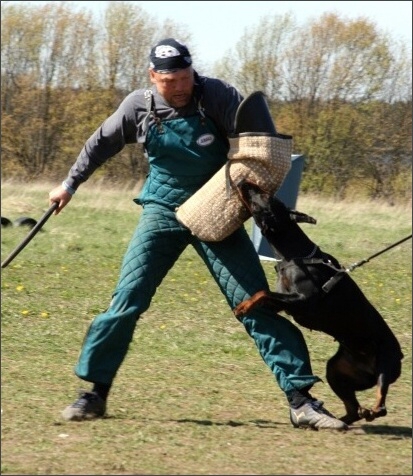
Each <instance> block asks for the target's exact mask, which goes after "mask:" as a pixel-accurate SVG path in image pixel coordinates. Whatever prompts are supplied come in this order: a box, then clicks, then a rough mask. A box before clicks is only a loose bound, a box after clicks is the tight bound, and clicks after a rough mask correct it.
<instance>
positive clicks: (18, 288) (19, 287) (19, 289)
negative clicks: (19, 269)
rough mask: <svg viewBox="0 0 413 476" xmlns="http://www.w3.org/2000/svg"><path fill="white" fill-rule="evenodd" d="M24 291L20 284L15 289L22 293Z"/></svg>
mask: <svg viewBox="0 0 413 476" xmlns="http://www.w3.org/2000/svg"><path fill="white" fill-rule="evenodd" d="M23 289H24V286H22V285H21V284H19V285H18V286H17V287H16V291H23Z"/></svg>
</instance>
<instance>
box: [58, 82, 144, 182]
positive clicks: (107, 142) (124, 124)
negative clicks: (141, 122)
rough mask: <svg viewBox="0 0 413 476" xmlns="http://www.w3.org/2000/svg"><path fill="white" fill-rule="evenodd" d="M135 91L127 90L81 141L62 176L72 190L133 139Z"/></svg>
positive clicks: (136, 109) (134, 130) (137, 109)
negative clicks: (116, 105) (76, 152)
mask: <svg viewBox="0 0 413 476" xmlns="http://www.w3.org/2000/svg"><path fill="white" fill-rule="evenodd" d="M138 92H139V91H134V92H133V93H131V94H129V95H128V96H127V97H126V98H125V99H124V100H123V101H122V103H121V104H120V105H119V107H118V109H117V110H116V111H115V112H114V113H113V114H112V115H111V116H109V117H108V118H107V119H106V120H105V121H104V122H103V123H102V124H101V125H100V126H99V127H98V128H97V129H96V131H95V132H94V133H93V134H92V135H91V136H90V137H89V139H88V140H87V141H86V142H85V144H84V146H83V148H82V150H81V152H80V154H79V156H78V157H77V159H76V162H75V163H74V164H73V166H72V167H71V169H70V171H69V173H68V176H67V177H66V179H65V183H66V184H67V185H68V186H69V187H71V188H73V189H74V190H76V189H77V188H78V187H79V185H80V184H81V183H83V182H86V180H87V179H88V178H89V177H90V176H91V175H92V174H93V172H94V171H95V170H96V169H97V168H99V167H100V166H101V165H103V164H104V163H105V162H106V161H107V160H108V159H110V158H111V157H113V156H114V155H116V154H117V153H119V152H120V151H121V150H122V149H123V148H124V147H125V145H126V144H132V143H136V140H137V139H136V134H137V122H138V117H137V116H138V114H139V112H138V111H139V109H140V108H139V104H138V103H139V99H138ZM143 106H144V104H143Z"/></svg>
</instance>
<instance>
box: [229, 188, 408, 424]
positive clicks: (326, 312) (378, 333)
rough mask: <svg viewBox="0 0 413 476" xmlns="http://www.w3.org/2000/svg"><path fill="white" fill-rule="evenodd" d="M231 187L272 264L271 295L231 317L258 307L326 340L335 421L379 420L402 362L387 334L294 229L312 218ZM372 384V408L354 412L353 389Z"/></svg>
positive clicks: (354, 290) (351, 284) (258, 192)
mask: <svg viewBox="0 0 413 476" xmlns="http://www.w3.org/2000/svg"><path fill="white" fill-rule="evenodd" d="M236 190H237V191H238V193H239V195H240V198H241V200H242V202H243V203H244V205H245V206H246V207H247V209H248V210H249V211H250V212H251V215H252V217H253V219H254V221H255V223H256V224H257V226H258V227H259V228H260V230H261V233H262V235H263V236H264V237H265V238H266V239H267V241H268V243H269V244H270V246H271V247H272V249H273V250H274V253H275V256H276V257H277V258H279V259H277V264H276V267H275V268H276V271H277V282H276V289H275V292H272V291H264V290H263V291H259V292H257V293H256V294H254V295H253V296H251V298H249V299H247V300H245V301H243V302H241V303H240V304H239V305H238V306H236V307H235V308H234V314H235V316H236V317H238V318H239V317H241V316H243V315H245V314H247V313H248V312H249V311H250V310H251V309H253V308H254V307H255V306H261V305H266V306H269V307H271V308H272V309H274V311H275V312H279V311H285V312H286V313H287V314H289V315H291V316H292V317H293V319H294V320H295V321H296V322H297V323H298V324H300V325H301V326H303V327H306V328H308V329H311V330H316V331H321V332H324V333H326V334H328V335H330V336H332V337H333V338H334V339H335V340H336V341H337V342H338V350H337V353H336V354H335V355H333V356H332V357H331V358H330V359H329V360H328V362H327V365H326V379H327V382H328V384H329V385H330V387H331V389H332V390H333V391H334V393H335V394H336V395H337V396H338V397H339V398H340V400H341V401H342V402H343V404H344V408H345V412H346V413H345V415H344V416H342V417H341V418H340V419H341V420H342V421H343V422H345V423H347V424H348V425H350V424H352V423H354V422H356V421H359V420H361V419H365V420H366V421H373V420H374V419H375V418H378V417H383V416H385V415H386V414H387V410H386V396H387V393H388V390H389V386H390V384H392V383H394V382H395V381H396V380H397V379H398V378H399V376H400V374H401V361H402V359H403V353H402V350H401V347H400V344H399V342H398V340H397V338H396V337H395V335H394V334H393V332H392V330H391V329H390V327H389V326H388V325H387V323H386V322H385V320H384V319H383V317H382V316H381V314H380V313H379V312H378V311H377V309H376V308H375V307H374V306H373V305H372V304H371V303H370V301H369V300H368V299H367V297H366V296H365V295H364V293H363V292H362V291H361V289H360V288H359V286H358V285H357V284H356V282H355V281H354V280H353V279H352V278H351V277H350V276H349V274H348V272H347V271H346V270H345V269H344V268H343V267H342V266H341V265H340V263H339V262H338V260H337V259H336V258H335V257H334V256H332V255H331V254H328V253H326V252H324V251H322V250H321V249H320V247H319V246H317V245H316V244H315V243H313V242H312V241H311V240H310V238H309V237H308V236H307V235H306V234H305V233H304V231H303V230H302V229H301V228H300V226H299V225H298V223H310V224H315V223H316V220H315V219H314V218H312V217H310V216H309V215H306V214H305V213H301V212H298V211H296V210H292V209H290V208H288V207H286V206H285V204H284V203H283V202H282V201H281V200H279V199H278V198H277V197H276V195H275V194H274V195H270V194H269V193H267V192H266V191H265V190H262V189H261V188H260V187H258V186H257V185H256V184H254V183H252V182H250V181H248V180H241V181H240V182H238V183H237V184H236ZM375 385H376V386H377V392H376V401H375V403H374V406H373V407H372V408H371V409H368V408H365V407H362V406H361V405H360V404H359V402H358V399H357V397H356V392H358V391H362V390H367V389H369V388H372V387H374V386H375Z"/></svg>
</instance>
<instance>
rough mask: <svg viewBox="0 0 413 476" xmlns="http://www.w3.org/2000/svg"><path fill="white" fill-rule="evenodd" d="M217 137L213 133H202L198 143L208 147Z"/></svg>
mask: <svg viewBox="0 0 413 476" xmlns="http://www.w3.org/2000/svg"><path fill="white" fill-rule="evenodd" d="M214 140H215V137H214V135H213V134H202V136H200V137H198V139H197V141H196V143H197V144H198V145H200V146H201V147H206V146H207V145H210V144H212V143H213V142H214Z"/></svg>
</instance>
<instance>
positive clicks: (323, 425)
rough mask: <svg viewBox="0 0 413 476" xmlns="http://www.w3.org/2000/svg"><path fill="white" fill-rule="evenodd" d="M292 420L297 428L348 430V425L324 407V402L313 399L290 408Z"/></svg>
mask: <svg viewBox="0 0 413 476" xmlns="http://www.w3.org/2000/svg"><path fill="white" fill-rule="evenodd" d="M290 420H291V423H292V424H293V426H294V427H295V428H311V429H312V430H320V429H328V430H341V431H343V430H347V429H348V426H347V425H346V424H345V423H344V422H343V421H341V420H338V419H337V418H336V417H335V416H334V415H332V414H331V413H330V412H328V411H327V410H326V409H325V408H323V402H321V401H320V400H313V401H309V402H306V403H304V405H301V407H298V408H290Z"/></svg>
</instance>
